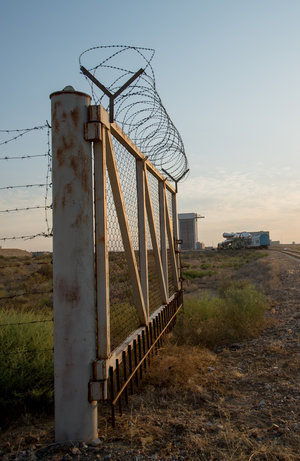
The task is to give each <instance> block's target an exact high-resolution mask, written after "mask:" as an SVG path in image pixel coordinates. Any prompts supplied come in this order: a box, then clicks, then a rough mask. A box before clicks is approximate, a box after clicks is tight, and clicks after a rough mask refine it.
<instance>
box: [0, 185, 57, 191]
mask: <svg viewBox="0 0 300 461" xmlns="http://www.w3.org/2000/svg"><path fill="white" fill-rule="evenodd" d="M45 186H47V184H21V185H16V186H5V187H0V190H9V189H20V188H21V189H22V188H30V187H45ZM51 186H52V184H50V185H49V187H51Z"/></svg>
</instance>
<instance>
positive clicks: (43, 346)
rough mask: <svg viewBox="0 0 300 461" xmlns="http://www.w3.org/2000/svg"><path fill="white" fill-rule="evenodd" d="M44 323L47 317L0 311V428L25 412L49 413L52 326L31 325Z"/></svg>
mask: <svg viewBox="0 0 300 461" xmlns="http://www.w3.org/2000/svg"><path fill="white" fill-rule="evenodd" d="M46 319H51V314H50V313H48V314H47V315H46V314H39V315H38V314H37V313H35V312H33V311H31V312H20V311H16V310H13V309H10V310H1V311H0V325H1V326H0V414H1V426H3V425H5V424H6V423H7V422H8V421H9V420H11V419H14V418H16V417H17V416H19V415H21V414H24V413H27V412H35V411H48V410H50V409H51V410H52V406H53V323H52V321H49V322H48V321H47V322H42V323H34V322H38V321H40V320H46ZM29 322H32V323H29ZM20 324H21V325H20Z"/></svg>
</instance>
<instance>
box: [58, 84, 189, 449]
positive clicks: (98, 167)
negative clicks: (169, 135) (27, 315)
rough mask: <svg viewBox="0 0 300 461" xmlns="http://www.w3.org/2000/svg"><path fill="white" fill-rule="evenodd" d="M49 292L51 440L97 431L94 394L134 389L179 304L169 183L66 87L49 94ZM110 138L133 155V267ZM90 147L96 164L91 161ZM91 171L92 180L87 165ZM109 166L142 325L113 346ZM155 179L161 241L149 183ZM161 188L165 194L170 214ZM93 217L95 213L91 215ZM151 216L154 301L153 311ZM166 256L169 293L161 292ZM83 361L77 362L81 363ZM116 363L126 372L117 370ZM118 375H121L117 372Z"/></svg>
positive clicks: (115, 395) (113, 395) (117, 394)
mask: <svg viewBox="0 0 300 461" xmlns="http://www.w3.org/2000/svg"><path fill="white" fill-rule="evenodd" d="M50 98H51V103H52V151H53V293H54V295H53V298H54V330H55V331H54V350H55V353H54V363H55V412H56V417H55V426H56V440H57V441H63V440H90V439H93V438H96V437H97V401H100V400H105V399H107V398H108V392H107V391H108V389H107V383H108V380H109V378H110V399H111V404H112V409H113V423H114V408H115V405H116V404H117V403H118V404H119V408H120V410H121V398H122V396H123V395H124V398H125V401H126V400H127V398H128V392H127V391H128V386H130V390H131V391H132V390H133V378H134V379H135V382H136V384H137V383H138V374H139V375H140V377H141V375H142V368H143V367H144V368H145V367H146V364H147V361H149V360H150V358H151V355H152V353H153V351H154V350H157V348H158V347H159V346H160V344H161V341H162V337H163V335H164V334H165V333H166V332H168V331H169V329H170V328H171V327H172V325H173V324H174V321H175V317H176V315H177V312H178V310H179V309H180V308H181V306H182V287H181V279H180V267H179V250H178V227H177V205H176V190H175V189H174V188H173V187H172V185H171V184H170V183H169V182H168V181H167V180H166V178H165V177H164V176H162V175H161V173H160V172H159V171H158V170H157V169H156V168H155V167H154V166H153V165H152V163H151V162H150V161H149V160H148V159H147V157H145V156H144V155H143V154H142V153H141V152H140V151H139V149H138V148H137V147H136V146H135V145H134V143H133V142H132V141H131V140H130V139H129V138H128V137H127V136H126V134H125V133H124V132H123V131H122V129H121V128H120V127H119V126H118V124H117V123H116V122H113V123H111V122H110V119H109V114H108V113H107V112H106V111H105V109H104V108H103V107H101V106H93V105H90V101H91V100H90V96H89V95H86V94H84V93H80V92H76V91H75V90H74V89H73V88H72V87H66V88H65V89H64V90H63V91H60V92H56V93H53V94H52V95H51V96H50ZM113 138H115V139H116V140H117V141H118V142H119V143H120V144H121V145H122V146H123V147H124V148H125V149H126V150H127V152H128V155H132V156H133V157H134V158H135V160H136V177H137V209H138V233H139V270H138V266H137V262H136V257H135V253H134V249H133V244H132V241H131V236H130V230H129V224H128V219H127V215H126V209H125V205H124V197H123V193H122V188H121V184H120V178H119V173H118V169H117V163H116V158H115V153H114V147H113ZM92 148H93V153H94V164H93V163H92ZM93 169H94V184H93V181H92V171H93ZM106 172H108V176H109V181H110V186H111V191H112V195H113V199H114V204H115V209H116V214H117V218H118V222H119V227H120V233H121V237H122V243H123V246H124V252H125V255H126V261H127V265H128V272H129V276H130V280H131V284H132V287H133V298H134V305H135V307H136V311H137V314H138V318H139V323H140V327H139V328H138V329H137V330H136V331H135V332H133V333H132V334H131V335H130V336H129V337H128V338H127V339H126V340H125V341H124V342H123V343H122V344H120V345H119V346H118V347H117V348H116V349H114V350H111V345H110V306H109V267H108V235H107V196H106V194H107V192H106ZM148 172H150V173H151V174H152V175H153V176H154V177H155V178H156V179H157V180H158V184H159V213H160V220H159V221H160V229H159V231H160V245H159V242H158V238H157V229H156V226H155V219H154V213H153V204H152V200H151V193H150V188H149V181H148ZM167 191H169V192H170V193H171V194H172V219H170V214H169V209H168V200H167ZM93 214H94V218H93ZM146 220H148V225H149V230H150V235H151V242H152V250H153V254H154V258H155V265H156V272H157V275H158V279H159V288H160V299H161V305H160V306H158V308H157V309H156V311H155V312H154V313H153V314H152V315H150V312H149V286H148V262H147V255H148V252H147V233H146ZM168 254H169V258H170V262H171V271H172V279H173V281H174V285H175V293H173V294H172V295H171V296H170V295H169V293H168V286H169V284H168V277H169V274H168ZM83 361H84V362H83ZM121 364H123V366H122V369H123V373H120V367H121ZM121 375H122V376H121Z"/></svg>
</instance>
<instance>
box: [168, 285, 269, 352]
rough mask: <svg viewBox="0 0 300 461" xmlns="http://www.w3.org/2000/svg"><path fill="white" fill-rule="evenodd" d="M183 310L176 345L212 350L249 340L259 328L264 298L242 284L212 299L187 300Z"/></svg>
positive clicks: (225, 290)
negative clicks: (204, 347) (196, 346)
mask: <svg viewBox="0 0 300 461" xmlns="http://www.w3.org/2000/svg"><path fill="white" fill-rule="evenodd" d="M184 306H185V307H184V313H183V315H182V316H181V317H180V318H179V320H178V323H177V325H176V328H175V332H174V333H175V338H176V340H177V342H178V343H179V344H184V343H186V344H189V345H202V346H207V347H215V346H218V345H221V344H227V343H231V342H234V341H239V340H243V339H245V338H247V337H252V336H254V335H256V334H257V333H258V332H259V331H260V330H261V328H262V327H263V318H264V310H265V300H264V296H263V294H262V293H260V292H258V291H257V289H256V288H255V287H254V286H253V285H251V284H250V283H247V282H244V281H242V282H237V283H234V284H232V285H230V286H227V287H225V288H223V289H222V290H221V291H220V294H219V295H218V296H215V297H212V296H209V295H206V296H204V297H203V298H201V299H198V298H190V299H188V300H187V301H185V305H184Z"/></svg>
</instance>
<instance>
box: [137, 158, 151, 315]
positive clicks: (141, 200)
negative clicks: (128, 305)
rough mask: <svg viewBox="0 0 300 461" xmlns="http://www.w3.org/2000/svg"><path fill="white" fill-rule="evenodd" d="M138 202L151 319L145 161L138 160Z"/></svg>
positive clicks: (142, 264)
mask: <svg viewBox="0 0 300 461" xmlns="http://www.w3.org/2000/svg"><path fill="white" fill-rule="evenodd" d="M136 180H137V204H138V233H139V256H140V274H141V286H142V291H143V295H144V303H145V309H146V312H147V317H148V319H149V282H148V253H147V232H146V205H145V200H146V199H145V171H144V162H143V161H142V160H137V161H136Z"/></svg>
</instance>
